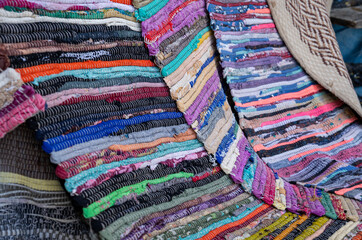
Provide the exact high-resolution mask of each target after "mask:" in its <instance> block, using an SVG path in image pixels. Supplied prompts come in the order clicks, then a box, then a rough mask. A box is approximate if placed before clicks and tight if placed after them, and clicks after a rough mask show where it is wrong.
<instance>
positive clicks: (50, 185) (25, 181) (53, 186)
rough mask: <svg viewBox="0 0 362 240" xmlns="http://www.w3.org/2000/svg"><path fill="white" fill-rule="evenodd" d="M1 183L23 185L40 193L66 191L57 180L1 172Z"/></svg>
mask: <svg viewBox="0 0 362 240" xmlns="http://www.w3.org/2000/svg"><path fill="white" fill-rule="evenodd" d="M0 183H15V184H21V185H24V186H27V187H29V188H32V189H35V190H40V191H49V192H58V191H64V190H63V188H62V186H61V185H60V182H59V181H57V180H41V179H36V178H29V177H26V176H23V175H20V174H16V173H9V172H0Z"/></svg>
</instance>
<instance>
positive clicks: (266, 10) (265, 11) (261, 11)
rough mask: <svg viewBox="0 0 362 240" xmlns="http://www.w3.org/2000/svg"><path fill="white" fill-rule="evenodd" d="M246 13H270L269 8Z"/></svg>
mask: <svg viewBox="0 0 362 240" xmlns="http://www.w3.org/2000/svg"><path fill="white" fill-rule="evenodd" d="M246 13H248V14H249V13H270V9H269V8H264V9H254V10H248V11H247V12H246Z"/></svg>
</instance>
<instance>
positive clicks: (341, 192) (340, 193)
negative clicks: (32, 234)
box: [334, 184, 362, 195]
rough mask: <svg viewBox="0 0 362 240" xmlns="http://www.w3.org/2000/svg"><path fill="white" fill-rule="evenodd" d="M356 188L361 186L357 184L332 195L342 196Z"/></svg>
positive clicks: (361, 186)
mask: <svg viewBox="0 0 362 240" xmlns="http://www.w3.org/2000/svg"><path fill="white" fill-rule="evenodd" d="M356 188H362V184H358V185H356V186H353V187H350V188H343V189H341V190H338V191H335V192H334V193H335V194H337V195H343V194H345V193H346V192H349V191H352V190H353V189H356Z"/></svg>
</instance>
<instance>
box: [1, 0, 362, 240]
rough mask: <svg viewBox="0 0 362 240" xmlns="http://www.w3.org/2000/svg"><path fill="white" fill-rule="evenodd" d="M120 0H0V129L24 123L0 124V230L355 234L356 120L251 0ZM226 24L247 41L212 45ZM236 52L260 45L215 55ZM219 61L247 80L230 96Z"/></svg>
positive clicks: (10, 234)
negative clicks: (236, 44)
mask: <svg viewBox="0 0 362 240" xmlns="http://www.w3.org/2000/svg"><path fill="white" fill-rule="evenodd" d="M131 4H132V3H131V1H129V0H113V1H110V0H85V1H82V3H79V2H78V1H75V0H45V1H44V0H42V1H40V0H16V1H13V0H3V1H1V2H0V7H1V9H0V33H1V34H0V49H1V51H0V67H1V68H2V69H3V70H5V71H3V72H2V73H1V74H0V80H1V81H0V87H1V92H4V93H5V95H4V97H1V98H0V101H1V102H0V104H2V105H1V107H2V109H1V110H0V111H2V115H0V120H1V121H2V123H3V126H4V128H2V129H1V130H2V135H1V137H3V136H4V135H5V134H6V133H8V132H10V131H11V130H13V129H14V128H15V127H16V126H17V125H19V124H21V123H23V122H24V121H26V125H27V127H26V126H24V125H21V126H20V127H19V128H17V129H15V130H14V131H13V132H10V133H8V134H7V135H6V136H5V137H4V138H3V139H1V140H0V141H1V142H0V150H1V152H2V153H3V154H2V156H3V157H1V160H0V164H1V165H0V166H1V169H0V171H1V172H0V174H1V177H0V182H1V184H0V186H1V193H0V194H1V195H0V196H1V198H0V199H1V201H2V204H1V205H0V209H1V211H0V213H1V215H0V216H1V218H2V222H3V223H4V224H3V226H1V228H0V229H1V231H0V239H90V238H91V239H93V238H94V239H96V238H97V236H98V237H100V238H101V239H321V240H324V239H351V238H354V239H360V238H361V236H362V235H361V227H362V226H361V225H360V222H359V219H360V218H361V216H362V205H361V203H360V201H358V200H360V197H361V194H360V192H359V190H360V189H359V185H358V184H360V182H359V179H360V172H359V167H360V166H359V164H360V162H359V159H360V158H361V156H360V154H361V153H360V141H359V138H358V136H359V132H360V131H359V123H358V121H359V120H358V119H357V116H356V115H354V113H353V111H352V110H350V109H349V107H348V106H346V105H344V104H343V103H342V102H341V101H339V100H337V99H336V98H335V97H334V96H333V95H331V94H330V93H328V92H327V91H325V90H324V89H323V87H322V86H320V85H318V83H316V82H315V81H314V80H313V79H312V78H310V77H309V76H308V75H307V74H306V73H305V72H304V70H303V68H301V67H300V66H299V65H298V63H297V61H296V60H294V58H293V57H292V56H291V54H290V53H289V52H288V49H287V48H286V47H285V46H284V45H283V42H282V40H281V38H280V37H279V35H278V33H277V31H276V29H275V27H274V25H273V20H272V19H271V17H270V12H269V11H268V6H267V4H266V3H265V1H248V2H247V4H245V3H244V2H243V1H236V0H228V1H224V2H222V1H219V2H208V3H206V2H205V1H204V0H202V1H196V0H189V1H180V0H177V1H176V0H171V1H164V0H154V1H151V0H146V1H134V2H133V5H134V6H135V7H136V8H137V10H136V11H135V9H134V8H133V6H132V5H131ZM206 7H207V8H206ZM235 11H237V14H236V15H237V16H236V18H235V17H234V16H231V17H230V19H227V20H225V19H216V18H215V16H219V15H223V16H222V17H226V18H227V17H228V15H232V14H235ZM248 11H250V12H249V13H247V14H245V13H246V12H248ZM253 11H254V12H253ZM209 14H210V16H211V22H210V19H209ZM218 14H219V15H218ZM253 14H254V15H253ZM239 15H240V16H239ZM256 16H262V18H261V19H262V20H259V19H258V18H257V17H256ZM237 17H241V18H240V19H237ZM136 18H138V19H139V20H140V21H142V25H140V23H138V22H137V20H136ZM247 19H250V20H247ZM265 19H267V20H265ZM248 21H250V22H249V23H248V25H247V26H249V28H250V29H247V28H245V29H244V27H245V26H244V25H243V24H244V23H245V22H248ZM263 21H267V22H263ZM265 24H266V25H268V27H265V26H264V25H265ZM254 25H255V26H256V27H254ZM234 26H236V28H233V27H234ZM218 27H220V28H222V30H219V29H217V28H218ZM264 27H265V29H268V30H265V31H266V32H261V33H260V34H264V35H262V38H261V40H259V39H257V40H255V41H253V40H252V39H253V38H250V39H251V40H250V39H247V40H244V39H239V38H237V37H240V36H242V35H243V34H249V32H247V31H251V30H254V29H256V30H257V31H259V30H260V31H262V30H263V29H264ZM231 28H233V29H232V30H231ZM141 29H142V31H141ZM212 29H214V30H215V36H216V40H215V37H214V32H213V31H212ZM228 29H229V30H228ZM233 33H235V36H237V37H235V41H236V42H238V41H240V42H244V43H249V42H250V45H248V44H245V45H241V46H240V47H239V48H240V49H237V51H239V50H240V51H241V52H240V53H239V52H237V53H235V54H234V53H233V52H232V51H231V53H230V51H229V52H228V53H225V52H223V51H224V50H225V49H227V50H230V49H231V48H232V44H233V43H234V42H233V41H226V42H222V40H221V37H220V36H226V37H229V36H230V35H231V36H234V35H233ZM218 34H220V36H219V35H218ZM258 34H259V32H258ZM268 34H272V36H269V35H268ZM231 38H233V37H231ZM270 39H271V40H270ZM229 40H230V39H229ZM273 41H275V42H273ZM144 42H145V43H146V45H147V48H146V47H145V45H144ZM270 42H271V43H270ZM221 43H222V44H221ZM268 44H269V45H268ZM221 46H225V48H224V49H223V48H222V47H221ZM279 48H280V49H282V50H283V51H281V50H280V49H279ZM246 51H250V52H246ZM263 51H266V52H263ZM219 52H220V56H221V58H220V57H219ZM259 53H260V54H259ZM239 54H241V55H242V57H240V59H245V60H246V61H253V60H255V59H262V60H261V62H263V60H264V59H263V58H264V57H265V58H266V59H265V62H263V64H260V66H261V67H260V68H259V67H254V65H252V66H251V67H249V68H247V70H245V69H244V68H245V67H240V66H239V65H238V64H236V65H235V66H238V67H233V68H231V67H227V66H226V65H227V64H226V65H225V63H229V62H230V63H234V62H235V63H237V62H242V61H237V59H239V58H238V57H239ZM249 55H250V58H251V59H248V58H247V56H248V57H249ZM269 55H270V57H271V58H272V59H273V60H271V62H272V63H268V60H269ZM252 56H254V58H252ZM229 58H230V59H229ZM297 60H298V61H299V59H297ZM220 61H221V62H222V64H221V65H220ZM285 62H286V63H285ZM14 69H15V70H14ZM270 69H272V70H270ZM228 71H232V72H237V73H240V74H236V75H229V74H227V73H228ZM243 71H244V72H245V71H249V72H250V73H249V74H250V75H252V76H251V77H250V76H248V75H247V74H246V73H244V72H243ZM273 71H274V72H273ZM223 73H224V74H223ZM241 73H243V74H241ZM256 74H259V77H256V76H254V75H256ZM297 74H299V75H297ZM308 74H309V73H308ZM274 75H275V76H274ZM310 75H311V74H310ZM223 76H225V79H226V80H227V81H224V80H223ZM311 76H312V75H311ZM230 77H234V79H236V80H235V81H237V80H238V79H243V77H244V78H245V79H246V80H245V81H242V83H244V82H246V83H248V84H250V86H249V85H248V87H245V88H246V89H247V90H246V91H245V92H247V93H248V94H249V95H247V96H246V97H245V98H240V99H242V100H240V102H238V101H237V100H236V99H239V98H235V96H236V95H235V90H239V89H242V88H237V89H236V88H234V86H238V85H232V83H231V82H230V81H229V79H230ZM252 77H254V78H252ZM262 77H264V78H262ZM283 77H284V78H283ZM286 77H289V78H286ZM293 77H294V78H293ZM313 77H314V76H313ZM249 78H250V79H249ZM269 78H272V80H275V81H274V82H272V83H270V82H268V81H267V80H269ZM274 78H275V79H274ZM292 78H293V79H292ZM260 79H262V81H259V82H257V83H256V80H260ZM264 79H266V80H265V81H263V80H264ZM287 80H288V84H286V83H285V82H286V81H287ZM297 80H298V81H297ZM293 81H294V82H293ZM299 81H300V82H301V83H299ZM249 82H250V83H249ZM254 82H255V84H254ZM310 86H312V87H311V89H313V90H315V89H318V90H317V91H316V92H313V93H311V94H309V95H308V97H305V98H303V96H304V95H302V94H301V95H300V96H301V98H298V99H293V98H292V97H289V98H288V97H287V98H286V99H283V98H280V99H276V100H275V98H274V96H271V95H273V94H274V95H275V96H276V97H278V96H280V95H282V96H284V95H285V94H288V93H294V92H299V91H302V93H304V92H305V91H304V92H303V90H304V89H308V87H310ZM258 87H259V88H258ZM229 88H230V89H231V94H232V96H233V97H234V98H233V99H234V102H235V106H236V107H235V109H236V112H237V114H238V116H239V117H240V120H239V121H238V120H237V118H236V117H234V114H233V111H234V110H233V109H232V107H231V106H232V105H234V104H233V102H231V101H230V102H231V105H230V104H229V102H228V100H230V99H228V97H227V95H229V94H230V92H229ZM224 89H225V90H224ZM259 91H260V92H261V93H258V92H259ZM255 92H257V94H255ZM253 94H254V95H253ZM318 94H319V95H318ZM290 95H291V94H289V95H287V96H290ZM314 95H317V96H314ZM249 97H250V98H249ZM352 97H353V96H352ZM264 100H265V101H264ZM268 100H269V101H270V100H271V104H270V103H269V104H268V103H265V102H267V101H268ZM273 100H274V101H273ZM342 100H344V99H342ZM255 101H257V102H258V103H259V101H261V102H260V103H261V104H254V103H253V102H255ZM263 101H264V102H263ZM283 101H285V102H283ZM279 102H280V106H279V105H278V104H279ZM344 102H347V101H346V100H344ZM239 103H240V104H251V106H250V107H249V108H248V109H252V110H250V111H244V112H241V111H240V108H239V107H238V106H237V104H239ZM330 103H332V104H330ZM313 104H316V106H317V107H316V108H314V105H313ZM328 104H330V105H332V107H334V108H332V107H331V106H329V105H328ZM333 104H334V105H333ZM337 104H340V105H338V106H337ZM270 105H276V106H277V108H280V109H279V110H280V111H279V112H278V109H277V108H270ZM310 105H311V106H312V105H313V106H312V107H311V109H312V110H313V109H318V110H315V112H316V113H311V114H310V116H309V115H308V114H309V112H308V107H310ZM349 105H351V104H349ZM259 106H260V108H259ZM325 106H328V107H329V108H328V110H325V111H324V112H323V111H322V112H321V111H319V108H321V109H325V108H326V107H325ZM254 108H256V109H257V110H254ZM306 109H307V110H306ZM354 109H355V110H356V108H354ZM259 110H260V111H263V112H262V113H258V111H259ZM356 111H357V110H356ZM277 112H278V113H279V114H277ZM283 113H285V114H288V113H290V115H287V116H291V117H290V118H288V121H287V122H286V123H284V122H285V120H284V119H283V117H284V115H282V114H283ZM248 114H249V115H248ZM313 114H314V115H313ZM307 115H308V116H309V117H305V116H307ZM337 115H338V116H337ZM19 116H21V117H19ZM336 116H337V117H340V118H341V120H336ZM303 117H304V118H303ZM263 118H268V119H266V120H265V121H261V120H262V119H263ZM294 118H295V119H294ZM259 119H260V120H259ZM280 119H282V120H280ZM328 119H333V120H334V121H328V122H327V123H328V124H331V123H332V125H328V124H325V125H328V126H325V125H323V124H321V123H320V122H321V120H328ZM293 120H295V121H293ZM267 121H275V122H276V123H270V124H266V125H265V126H266V127H265V126H264V125H263V126H260V125H261V124H262V123H264V122H267ZM278 121H279V122H278ZM340 121H341V122H340ZM12 122H13V123H12ZM259 122H260V123H259ZM294 122H297V123H294ZM322 122H323V121H322ZM9 123H11V124H10V125H9ZM279 123H283V124H279ZM247 124H249V125H247ZM258 124H259V125H258ZM278 124H279V125H278ZM293 124H294V125H293ZM285 125H288V126H285ZM278 126H280V128H278ZM288 127H289V128H288ZM30 129H31V130H30ZM269 129H270V130H269ZM285 130H286V131H285ZM303 130H304V131H303ZM253 131H255V134H254V135H252V133H254V132H253ZM273 133H275V136H273V135H272V134H273ZM254 138H255V139H256V140H253V139H254ZM341 139H342V140H341ZM36 141H38V142H39V144H40V143H41V142H42V149H43V151H44V152H46V153H44V152H41V150H40V149H39V148H40V147H39V144H37V143H36ZM294 143H297V144H294ZM338 143H339V144H338ZM336 144H337V145H336ZM258 146H259V147H260V146H262V147H264V148H270V149H258ZM280 146H282V147H283V148H284V149H285V148H287V151H282V152H281V151H280ZM330 146H334V147H330ZM19 147H20V148H19ZM325 147H329V148H328V152H326V153H324V154H323V153H321V152H322V150H321V148H325ZM304 148H305V149H304ZM303 153H304V154H303ZM48 154H49V155H48ZM5 156H6V157H5ZM278 156H279V157H278ZM281 156H282V157H284V160H283V158H282V157H281ZM289 158H292V159H289ZM272 159H276V160H274V161H272ZM316 161H319V162H321V166H319V165H318V164H316ZM29 162H30V163H31V164H29ZM50 162H51V163H53V164H54V165H56V168H55V170H54V168H53V165H50ZM278 164H279V165H278ZM285 164H287V165H285ZM322 164H323V165H322ZM290 169H292V170H290ZM288 171H290V172H291V173H290V174H289V175H287V172H288ZM54 172H55V174H56V176H57V177H58V178H56V177H55V174H54ZM342 173H343V174H342ZM227 174H229V176H228V175H227ZM340 176H343V177H342V178H341V177H340ZM230 177H231V178H230ZM337 178H338V179H341V181H335V180H334V179H337ZM58 179H61V181H59V180H58ZM60 182H62V183H63V184H62V185H63V187H64V189H65V191H66V192H67V193H68V195H70V199H71V201H72V203H73V205H74V207H75V208H74V207H72V206H71V205H70V201H69V198H68V196H67V195H66V194H65V191H64V190H63V188H62V187H61V186H62V185H61V184H60ZM77 210H80V212H81V214H82V215H83V216H82V217H80V216H78V215H77ZM77 216H78V218H77ZM29 223H31V224H29ZM85 223H86V224H88V225H89V226H90V228H91V229H90V230H89V229H88V228H87V227H86V225H85ZM27 224H28V225H27ZM24 226H26V227H24Z"/></svg>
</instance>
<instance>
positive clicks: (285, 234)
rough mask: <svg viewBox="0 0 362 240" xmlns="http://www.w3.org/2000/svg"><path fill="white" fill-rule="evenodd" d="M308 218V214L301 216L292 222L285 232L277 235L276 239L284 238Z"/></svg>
mask: <svg viewBox="0 0 362 240" xmlns="http://www.w3.org/2000/svg"><path fill="white" fill-rule="evenodd" d="M307 219H308V216H307V215H302V216H300V217H299V219H298V220H297V221H295V222H294V223H292V224H291V225H290V226H289V227H288V228H286V229H285V230H284V231H283V232H281V233H280V234H279V235H278V236H276V237H275V238H274V240H282V239H283V238H285V237H286V236H287V235H289V233H291V232H292V231H293V230H294V229H295V228H297V227H298V226H299V225H300V224H302V223H303V222H304V221H305V220H307Z"/></svg>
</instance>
